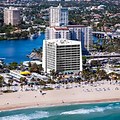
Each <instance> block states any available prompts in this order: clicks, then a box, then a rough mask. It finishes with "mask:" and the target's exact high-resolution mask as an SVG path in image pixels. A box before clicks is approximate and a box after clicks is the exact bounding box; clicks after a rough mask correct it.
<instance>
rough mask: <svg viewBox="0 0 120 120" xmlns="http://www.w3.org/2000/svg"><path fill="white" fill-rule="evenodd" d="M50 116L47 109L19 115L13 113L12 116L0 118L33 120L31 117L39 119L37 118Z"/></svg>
mask: <svg viewBox="0 0 120 120" xmlns="http://www.w3.org/2000/svg"><path fill="white" fill-rule="evenodd" d="M45 117H49V113H48V112H46V111H35V112H34V113H32V114H27V115H26V114H19V115H11V116H5V117H2V118H0V120H31V119H37V118H45Z"/></svg>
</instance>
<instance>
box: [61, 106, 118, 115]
mask: <svg viewBox="0 0 120 120" xmlns="http://www.w3.org/2000/svg"><path fill="white" fill-rule="evenodd" d="M111 109H120V106H114V107H113V106H112V104H110V105H108V106H106V107H97V106H96V107H94V108H90V109H85V108H82V109H77V110H72V111H66V112H62V113H61V115H63V114H69V115H74V114H89V113H95V112H104V111H105V110H111Z"/></svg>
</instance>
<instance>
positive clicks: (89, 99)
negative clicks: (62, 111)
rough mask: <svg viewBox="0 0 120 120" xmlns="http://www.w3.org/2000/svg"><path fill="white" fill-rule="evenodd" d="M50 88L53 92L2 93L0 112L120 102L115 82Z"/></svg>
mask: <svg viewBox="0 0 120 120" xmlns="http://www.w3.org/2000/svg"><path fill="white" fill-rule="evenodd" d="M58 86H59V87H58ZM27 87H28V86H26V88H27ZM51 87H53V88H54V90H48V91H42V92H41V91H40V88H38V89H34V90H33V89H32V90H30V89H29V91H26V89H25V87H24V89H22V90H21V88H20V89H19V91H18V92H14V93H3V94H2V95H0V101H2V102H0V110H8V109H17V108H24V107H35V106H39V107H43V106H51V105H63V104H73V103H93V102H106V101H107V102H108V101H120V83H119V82H117V83H116V81H112V82H110V81H99V82H95V83H93V84H90V83H89V84H85V83H84V82H82V83H81V84H78V83H69V84H59V85H58V84H55V85H51ZM43 93H44V94H43ZM51 96H52V97H51Z"/></svg>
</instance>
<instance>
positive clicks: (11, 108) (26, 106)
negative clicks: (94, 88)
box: [0, 98, 120, 112]
mask: <svg viewBox="0 0 120 120" xmlns="http://www.w3.org/2000/svg"><path fill="white" fill-rule="evenodd" d="M116 102H120V98H112V99H100V100H87V101H75V102H68V103H67V102H64V103H54V104H43V105H40V103H33V104H21V105H13V106H12V105H11V106H9V107H2V108H1V107H0V112H6V111H15V110H24V109H34V108H46V107H59V106H69V105H82V104H104V103H116Z"/></svg>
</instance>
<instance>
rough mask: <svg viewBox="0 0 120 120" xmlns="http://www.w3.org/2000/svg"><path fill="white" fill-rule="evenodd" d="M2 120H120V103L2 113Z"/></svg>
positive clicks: (0, 119) (0, 113) (0, 118)
mask: <svg viewBox="0 0 120 120" xmlns="http://www.w3.org/2000/svg"><path fill="white" fill-rule="evenodd" d="M0 120H120V103H119V102H115V103H99V104H81V105H80V104H78V105H67V106H57V107H46V108H30V109H23V110H13V111H6V112H0Z"/></svg>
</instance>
